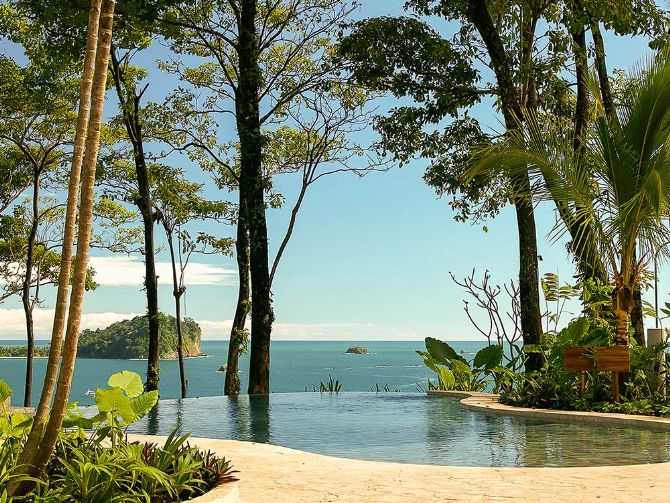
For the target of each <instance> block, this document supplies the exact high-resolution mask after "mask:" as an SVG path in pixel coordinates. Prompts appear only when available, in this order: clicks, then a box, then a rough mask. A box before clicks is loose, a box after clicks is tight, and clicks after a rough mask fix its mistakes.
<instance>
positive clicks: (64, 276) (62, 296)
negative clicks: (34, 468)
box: [19, 0, 102, 465]
mask: <svg viewBox="0 0 670 503" xmlns="http://www.w3.org/2000/svg"><path fill="white" fill-rule="evenodd" d="M101 7H102V0H93V1H92V2H91V5H90V7H89V15H88V29H87V37H86V54H85V56H84V69H83V73H82V77H81V90H80V96H79V112H78V114H77V126H76V131H75V139H74V148H73V153H72V168H71V169H70V180H69V185H68V197H67V209H66V214H65V230H64V234H63V248H62V251H61V264H60V273H59V277H58V291H57V294H56V306H55V314H54V322H53V327H52V333H51V347H50V350H49V360H48V363H47V370H46V376H45V378H44V386H43V387H42V394H41V396H40V402H39V405H38V407H37V411H36V413H35V417H34V420H33V427H32V429H31V431H30V434H29V435H28V439H27V441H26V444H25V445H24V447H23V451H22V452H21V457H20V459H19V465H24V464H25V463H27V462H28V461H29V460H32V459H33V458H34V457H35V455H36V453H37V449H38V447H39V444H40V442H41V440H42V436H43V434H44V428H45V427H46V424H47V421H48V419H49V409H50V407H51V399H52V398H53V393H54V390H55V388H56V378H57V376H58V364H59V362H60V357H61V349H62V342H63V333H64V332H65V321H66V314H67V294H68V291H69V285H70V270H71V264H72V255H73V254H72V250H73V247H74V239H75V230H76V222H77V206H78V203H79V185H80V181H81V166H82V164H83V161H84V149H85V146H86V135H87V131H88V119H89V114H90V110H91V89H92V88H93V73H94V70H95V55H96V49H97V46H98V27H99V22H100V9H101Z"/></svg>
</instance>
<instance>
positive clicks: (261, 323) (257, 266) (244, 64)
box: [235, 0, 274, 394]
mask: <svg viewBox="0 0 670 503" xmlns="http://www.w3.org/2000/svg"><path fill="white" fill-rule="evenodd" d="M257 3H258V0H240V2H239V4H238V5H239V6H240V9H239V10H240V12H239V37H238V43H237V53H238V59H239V83H238V87H237V91H236V96H235V112H236V119H237V131H238V135H239V138H240V200H241V201H244V205H243V208H242V209H243V211H244V218H245V220H246V223H247V225H248V228H249V248H250V254H249V259H250V261H249V270H250V277H251V302H252V306H251V355H250V363H249V364H250V368H249V388H248V392H249V394H266V393H269V392H270V336H271V333H272V322H273V320H274V315H273V313H272V300H271V298H270V271H269V265H268V260H269V254H268V237H267V224H266V220H265V180H264V176H263V170H262V146H263V145H262V141H263V138H262V136H261V128H260V116H259V105H260V103H259V88H260V84H261V72H260V67H259V63H258V51H259V49H258V36H257V34H256V24H255V21H256V10H257Z"/></svg>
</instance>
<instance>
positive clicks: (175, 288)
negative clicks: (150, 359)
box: [164, 223, 188, 398]
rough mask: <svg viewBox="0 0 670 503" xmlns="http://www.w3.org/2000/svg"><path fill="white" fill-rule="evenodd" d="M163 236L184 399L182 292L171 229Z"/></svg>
mask: <svg viewBox="0 0 670 503" xmlns="http://www.w3.org/2000/svg"><path fill="white" fill-rule="evenodd" d="M164 228H165V235H166V236H167V239H168V248H169V249H170V260H171V261H172V296H173V297H174V315H175V318H176V319H177V356H178V358H179V381H180V383H181V397H182V398H186V391H187V387H188V381H187V380H186V373H185V371H184V333H183V330H182V324H181V296H182V294H183V293H184V290H183V289H182V288H181V285H180V284H179V280H178V278H177V261H176V258H175V253H174V243H173V242H172V237H173V231H174V229H173V228H169V226H168V225H165V223H164Z"/></svg>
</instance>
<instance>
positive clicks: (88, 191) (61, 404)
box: [31, 0, 115, 472]
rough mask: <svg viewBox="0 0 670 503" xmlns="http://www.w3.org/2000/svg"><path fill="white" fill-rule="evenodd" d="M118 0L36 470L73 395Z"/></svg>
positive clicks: (102, 52)
mask: <svg viewBox="0 0 670 503" xmlns="http://www.w3.org/2000/svg"><path fill="white" fill-rule="evenodd" d="M114 7H115V0H104V2H103V4H102V13H101V16H100V29H99V40H98V48H97V51H96V58H95V59H96V60H95V72H94V77H93V88H92V97H91V116H90V120H89V125H88V134H87V137H86V153H85V156H84V161H83V166H82V172H83V177H82V185H81V202H80V205H79V212H80V213H79V225H78V232H77V255H76V259H75V265H74V274H73V280H72V293H71V295H70V307H69V313H68V319H67V331H66V334H65V342H64V350H63V358H62V363H61V368H60V374H59V376H58V387H57V389H56V396H55V398H54V402H53V407H52V410H51V415H50V417H49V423H48V424H47V427H46V432H45V435H44V439H43V441H42V443H41V444H40V447H39V450H38V452H37V456H36V458H35V460H34V462H33V463H31V464H32V465H33V466H34V467H36V468H37V472H39V470H40V469H42V468H43V467H44V466H46V463H47V462H48V460H49V457H50V456H51V453H52V452H53V449H54V446H55V445H56V440H57V439H58V435H59V433H60V428H61V425H62V423H63V417H64V414H65V409H66V407H67V404H68V397H69V395H70V386H71V385H72V375H73V372H74V363H75V359H76V357H77V343H78V342H79V330H80V327H81V315H82V311H83V307H84V294H85V291H86V272H87V269H88V259H89V247H90V243H91V233H92V227H93V225H92V223H93V205H94V186H95V171H96V164H97V160H98V151H99V148H100V130H101V125H102V116H103V108H104V103H105V89H106V83H107V65H108V61H109V50H110V47H111V43H112V24H113V21H114Z"/></svg>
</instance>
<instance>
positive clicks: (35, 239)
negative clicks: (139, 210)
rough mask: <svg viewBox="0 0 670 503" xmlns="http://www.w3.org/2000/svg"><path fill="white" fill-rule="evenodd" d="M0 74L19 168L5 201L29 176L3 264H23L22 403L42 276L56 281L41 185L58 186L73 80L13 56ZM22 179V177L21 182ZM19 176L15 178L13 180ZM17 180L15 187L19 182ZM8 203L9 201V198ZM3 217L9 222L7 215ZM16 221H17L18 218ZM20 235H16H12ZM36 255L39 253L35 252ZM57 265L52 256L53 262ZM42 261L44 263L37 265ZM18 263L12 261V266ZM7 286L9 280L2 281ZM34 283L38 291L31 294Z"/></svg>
mask: <svg viewBox="0 0 670 503" xmlns="http://www.w3.org/2000/svg"><path fill="white" fill-rule="evenodd" d="M0 67H1V68H2V76H1V77H0V89H1V90H2V93H0V110H1V111H0V122H1V125H0V145H1V147H0V148H2V149H3V150H4V151H5V152H10V151H12V150H14V151H15V155H13V156H12V157H10V158H11V159H12V160H13V161H14V162H16V166H17V167H18V169H16V172H17V174H18V175H19V176H18V177H16V178H15V179H14V181H13V179H12V178H11V177H10V178H9V180H8V185H9V186H10V187H13V188H15V190H12V189H11V188H9V190H8V191H7V194H8V197H7V201H8V202H9V201H12V200H14V201H15V200H16V198H17V197H18V195H19V194H20V192H19V190H16V189H20V187H21V186H22V185H24V183H25V182H26V181H27V182H28V183H29V185H30V189H31V190H30V204H29V208H26V207H25V206H23V205H21V206H18V207H17V206H15V207H14V209H13V219H14V220H15V221H17V222H20V221H25V222H26V228H25V235H24V236H23V240H21V239H20V238H19V241H23V242H24V243H25V246H24V247H20V246H15V245H16V244H17V242H16V241H15V240H12V241H11V242H6V243H5V244H6V245H8V246H5V247H4V248H5V251H6V252H9V255H8V256H5V257H4V258H5V259H10V260H5V261H4V262H5V264H7V265H8V266H9V268H12V261H11V259H18V260H20V263H21V267H20V270H19V271H17V272H19V273H20V274H19V275H20V277H21V282H20V283H21V301H22V304H23V310H24V313H25V318H26V339H27V346H28V352H27V358H26V381H25V395H24V402H23V403H24V406H25V407H29V406H30V405H31V402H32V366H33V356H34V347H35V335H34V328H33V311H34V308H35V305H36V304H37V302H38V299H39V288H40V286H41V285H42V284H43V282H44V281H46V282H47V283H48V282H54V273H53V270H52V271H51V273H49V268H48V267H46V266H47V262H45V260H47V259H48V258H51V259H53V255H52V254H48V253H46V251H47V248H48V245H47V244H46V239H44V240H40V239H39V238H40V237H45V232H42V233H41V236H40V230H41V227H42V226H43V225H44V224H46V223H47V222H50V223H51V224H54V223H55V221H56V220H57V218H56V217H57V214H58V212H59V210H60V207H61V205H60V204H59V203H58V201H55V200H51V201H50V204H49V205H48V206H47V207H46V208H44V207H41V203H45V202H46V200H45V199H44V198H43V197H42V190H43V189H47V190H48V189H50V188H58V185H59V183H58V177H59V171H60V170H61V169H62V167H63V165H64V163H65V156H66V153H65V151H64V149H65V147H66V145H67V144H68V143H69V142H70V141H71V139H72V134H73V132H74V131H73V121H74V111H73V108H74V107H73V103H74V101H75V99H76V98H75V93H74V92H73V90H74V89H76V86H75V85H73V84H76V82H75V81H74V80H73V79H72V78H71V77H70V76H69V75H67V74H66V73H64V72H63V73H61V74H60V75H58V76H56V77H55V78H54V76H53V75H49V76H45V75H43V74H42V72H43V70H44V69H42V68H39V67H38V66H37V65H36V64H28V65H27V66H25V67H19V66H18V65H17V64H16V63H14V62H13V61H11V60H9V59H7V58H2V59H0ZM19 180H21V182H19ZM17 182H18V183H17ZM17 186H18V187H17ZM10 204H11V203H10ZM5 223H9V222H7V221H5ZM19 225H20V223H19ZM5 229H7V230H16V226H13V225H8V226H6V227H5ZM7 237H9V236H5V238H7ZM13 237H15V238H16V237H18V236H13ZM38 255H39V256H38ZM53 265H55V264H53V262H52V266H53ZM41 266H45V267H41ZM15 268H16V267H15V266H14V269H15ZM11 284H12V283H11V282H10V284H9V285H10V288H9V291H8V292H7V286H8V284H7V283H5V290H6V292H7V293H11V291H12V288H11ZM33 287H35V288H36V290H37V291H36V292H35V293H34V295H33V292H32V290H33Z"/></svg>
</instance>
